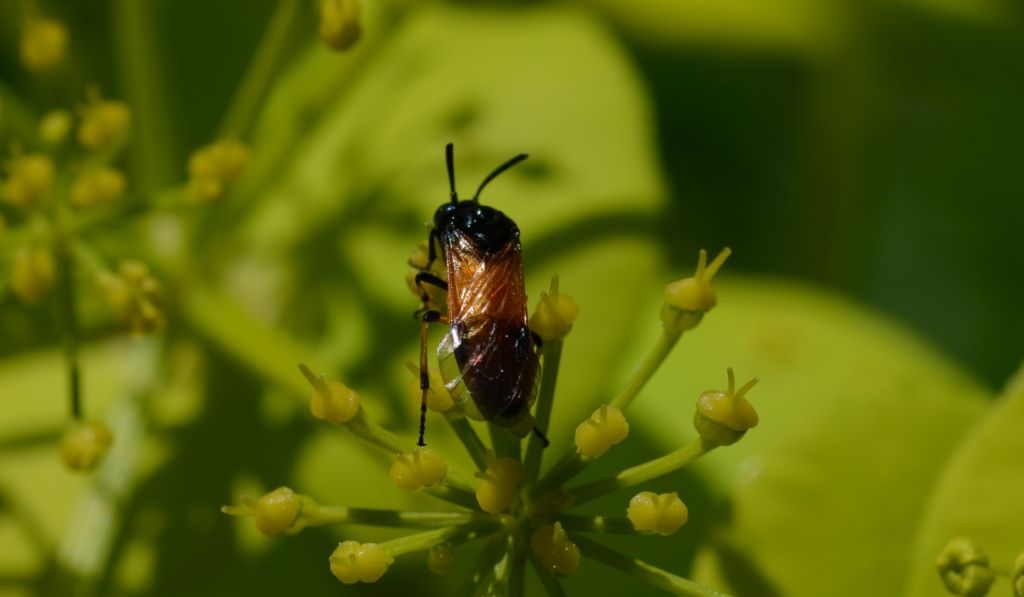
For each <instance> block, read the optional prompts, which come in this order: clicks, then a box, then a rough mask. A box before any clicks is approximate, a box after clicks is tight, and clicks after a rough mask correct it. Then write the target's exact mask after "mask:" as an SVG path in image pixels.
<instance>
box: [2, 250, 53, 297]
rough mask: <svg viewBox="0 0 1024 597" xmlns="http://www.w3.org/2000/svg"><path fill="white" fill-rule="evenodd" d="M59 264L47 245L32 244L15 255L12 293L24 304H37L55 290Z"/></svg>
mask: <svg viewBox="0 0 1024 597" xmlns="http://www.w3.org/2000/svg"><path fill="white" fill-rule="evenodd" d="M56 271H57V263H56V261H55V260H54V258H53V253H51V252H50V249H49V248H48V247H46V246H45V245H41V244H32V245H28V246H27V247H22V248H21V249H19V250H18V252H17V253H15V254H14V264H13V266H12V268H11V292H13V293H14V295H15V296H17V297H18V298H19V299H21V300H22V302H25V303H28V304H35V303H38V302H39V301H41V300H42V299H43V298H44V297H46V295H47V294H49V293H50V290H51V289H52V288H53V281H54V277H55V276H56Z"/></svg>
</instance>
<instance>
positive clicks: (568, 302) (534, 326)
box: [530, 276, 580, 342]
mask: <svg viewBox="0 0 1024 597" xmlns="http://www.w3.org/2000/svg"><path fill="white" fill-rule="evenodd" d="M579 312H580V309H579V307H577V306H576V301H574V300H573V299H572V297H571V296H569V295H568V294H562V293H560V292H558V276H551V286H550V288H549V290H548V292H541V293H540V303H538V304H537V309H536V310H534V312H533V316H532V317H530V330H532V331H533V333H535V334H537V335H538V336H540V339H541V340H543V341H544V342H553V341H556V340H561V339H563V338H565V337H566V336H567V335H568V334H569V332H570V331H571V330H572V324H573V322H574V321H576V316H577V315H579Z"/></svg>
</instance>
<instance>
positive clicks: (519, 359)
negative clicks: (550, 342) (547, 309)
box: [415, 143, 547, 446]
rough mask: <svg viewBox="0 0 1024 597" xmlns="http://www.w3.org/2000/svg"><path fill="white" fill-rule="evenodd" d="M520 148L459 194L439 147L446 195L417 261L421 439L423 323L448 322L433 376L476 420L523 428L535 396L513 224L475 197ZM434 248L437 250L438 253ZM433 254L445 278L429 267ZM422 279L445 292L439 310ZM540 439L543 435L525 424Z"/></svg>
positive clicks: (425, 385) (533, 356)
mask: <svg viewBox="0 0 1024 597" xmlns="http://www.w3.org/2000/svg"><path fill="white" fill-rule="evenodd" d="M526 157H527V156H526V154H524V153H521V154H519V155H517V156H515V157H513V158H512V159H510V160H508V161H507V162H505V163H504V164H502V165H500V166H498V167H497V168H496V169H495V170H494V171H493V172H491V173H490V174H489V175H488V176H487V177H486V178H484V180H483V182H481V183H480V186H479V187H478V188H477V191H476V194H475V195H473V198H472V199H466V200H461V201H460V200H459V196H458V193H457V192H456V191H455V167H454V163H453V148H452V144H451V143H449V144H448V145H447V146H446V147H445V160H446V163H447V166H448V185H449V187H450V198H449V202H448V203H445V204H443V205H441V206H440V207H438V208H437V211H435V212H434V226H433V228H431V230H430V235H429V237H428V240H427V245H428V260H427V263H426V266H425V267H422V268H418V269H419V270H420V271H418V272H417V273H416V277H415V283H416V288H417V289H418V291H419V293H420V298H421V299H422V300H423V310H422V322H421V327H420V389H421V390H422V391H423V398H422V401H421V404H420V437H419V441H418V442H417V443H418V445H420V446H423V445H426V444H425V443H424V441H423V434H424V430H425V428H426V413H427V391H428V390H429V389H430V379H429V377H428V375H427V330H428V327H429V325H430V324H431V323H435V322H439V323H445V324H448V326H449V327H448V332H447V333H446V334H445V335H444V337H443V339H442V340H441V343H440V344H439V345H438V348H437V359H438V364H439V365H440V367H441V378H442V379H443V380H444V382H445V387H447V388H448V391H449V392H450V393H451V395H452V398H453V399H454V400H455V402H456V404H457V405H459V406H461V407H462V409H463V410H464V411H465V412H466V414H467V416H470V417H472V418H474V419H477V420H486V421H491V422H492V423H494V424H496V425H498V426H500V427H506V428H510V429H512V430H515V431H524V432H528V427H527V428H526V429H524V426H526V425H532V421H533V419H532V417H531V415H530V407H531V406H532V405H533V401H534V399H535V398H536V393H537V381H538V377H539V374H540V359H539V356H538V351H539V345H540V341H539V338H537V337H535V336H534V335H533V334H531V332H530V328H529V326H528V325H527V314H526V289H525V284H524V282H523V258H522V247H521V245H520V243H519V228H518V227H517V226H516V224H515V222H513V221H512V220H511V219H510V218H509V217H508V216H506V215H505V214H503V213H502V212H500V211H498V210H497V209H494V208H493V207H489V206H487V205H481V204H480V191H482V190H483V188H484V187H485V186H487V183H489V182H491V181H492V180H494V178H495V177H497V176H498V175H499V174H501V173H502V172H504V171H505V170H508V169H509V168H511V167H512V166H515V165H516V164H518V163H519V162H521V161H523V160H525V159H526ZM439 253H440V255H439ZM438 258H440V259H442V260H443V263H444V265H445V267H446V272H447V273H446V278H447V279H442V278H440V277H439V276H437V275H435V274H433V273H431V272H430V268H431V265H433V264H434V262H435V260H437V259H438ZM424 285H431V286H435V287H437V288H440V289H442V290H444V291H445V292H446V293H447V313H446V314H442V313H441V312H440V311H438V310H431V309H429V308H428V305H429V302H430V297H429V295H428V293H427V292H426V289H425V288H424ZM533 430H534V432H535V433H537V435H538V437H540V438H541V440H542V441H543V442H544V444H545V445H547V439H546V438H544V436H543V435H541V434H540V431H539V430H537V428H536V427H533Z"/></svg>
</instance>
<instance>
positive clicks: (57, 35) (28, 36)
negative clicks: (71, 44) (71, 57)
mask: <svg viewBox="0 0 1024 597" xmlns="http://www.w3.org/2000/svg"><path fill="white" fill-rule="evenodd" d="M67 45H68V28H67V27H66V26H64V23H61V22H60V21H57V20H55V19H44V18H40V17H29V18H28V19H27V20H26V21H25V26H24V28H23V29H22V31H21V41H20V43H19V45H18V53H19V57H20V58H21V65H22V66H23V67H25V69H26V70H30V71H32V72H36V73H42V72H46V71H49V70H52V69H53V68H54V67H56V66H57V65H59V64H60V63H61V62H62V61H63V60H64V51H65V50H66V49H67Z"/></svg>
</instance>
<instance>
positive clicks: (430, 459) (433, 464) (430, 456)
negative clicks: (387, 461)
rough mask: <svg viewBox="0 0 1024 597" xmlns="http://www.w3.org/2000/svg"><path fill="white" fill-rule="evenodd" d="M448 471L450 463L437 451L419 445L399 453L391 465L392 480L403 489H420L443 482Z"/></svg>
mask: <svg viewBox="0 0 1024 597" xmlns="http://www.w3.org/2000/svg"><path fill="white" fill-rule="evenodd" d="M447 473H448V464H447V463H446V462H445V461H444V458H443V457H442V456H441V455H440V454H439V453H438V452H437V451H436V450H432V449H430V448H427V447H422V446H417V447H416V448H413V449H412V450H410V451H409V452H404V453H402V454H399V455H398V456H397V457H396V458H395V462H394V463H393V464H392V465H391V480H392V481H394V482H395V485H398V487H400V488H401V489H404V490H406V491H418V490H420V489H423V488H424V487H430V486H431V485H435V484H437V483H439V482H441V479H444V476H445V475H446V474H447Z"/></svg>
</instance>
